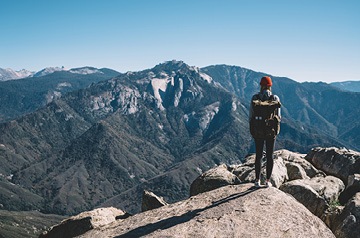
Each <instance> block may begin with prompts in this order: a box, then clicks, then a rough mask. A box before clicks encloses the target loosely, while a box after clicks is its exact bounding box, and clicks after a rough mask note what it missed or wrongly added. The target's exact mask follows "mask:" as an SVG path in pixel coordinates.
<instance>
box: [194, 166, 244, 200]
mask: <svg viewBox="0 0 360 238" xmlns="http://www.w3.org/2000/svg"><path fill="white" fill-rule="evenodd" d="M239 183H240V180H239V179H238V177H236V175H234V174H233V173H231V172H229V170H228V168H227V166H226V165H225V164H222V165H220V166H217V167H215V168H212V169H210V170H209V171H207V172H205V173H203V174H202V175H200V176H199V177H198V178H196V179H195V181H194V182H193V183H192V184H191V186H190V196H194V195H197V194H199V193H203V192H207V191H210V190H213V189H216V188H219V187H222V186H226V185H232V184H239Z"/></svg>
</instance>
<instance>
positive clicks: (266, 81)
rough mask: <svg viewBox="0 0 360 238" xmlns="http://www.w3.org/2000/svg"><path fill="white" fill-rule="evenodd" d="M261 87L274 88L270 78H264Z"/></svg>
mask: <svg viewBox="0 0 360 238" xmlns="http://www.w3.org/2000/svg"><path fill="white" fill-rule="evenodd" d="M260 85H261V86H267V87H271V86H272V81H271V78H270V77H269V76H264V77H262V78H261V81H260Z"/></svg>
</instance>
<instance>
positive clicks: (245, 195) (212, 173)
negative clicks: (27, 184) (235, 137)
mask: <svg viewBox="0 0 360 238" xmlns="http://www.w3.org/2000/svg"><path fill="white" fill-rule="evenodd" d="M334 159H335V160H336V161H339V162H338V163H332V161H333V160H334ZM244 161H245V162H244V163H243V164H240V165H231V166H226V165H224V164H223V165H220V166H217V167H214V168H212V169H211V170H209V171H206V172H205V173H203V174H202V175H201V176H199V177H198V178H197V179H196V180H195V181H194V182H193V183H192V185H191V187H192V189H191V191H190V198H188V199H186V200H184V201H180V202H177V203H175V204H170V205H168V204H166V203H164V202H161V199H160V198H158V199H160V200H159V203H156V204H162V207H160V208H157V207H158V205H156V206H154V207H153V210H150V211H145V212H142V213H139V214H136V215H134V216H130V217H129V216H124V214H125V213H124V212H123V211H118V213H119V214H121V216H117V217H115V215H111V214H109V212H110V211H113V208H101V209H103V211H104V212H103V213H104V214H105V213H107V215H104V216H98V215H96V214H98V212H97V211H98V209H97V210H95V211H94V213H95V215H91V214H89V213H82V214H81V215H78V216H76V217H72V218H69V219H67V220H65V221H63V222H62V223H61V224H59V225H57V226H55V227H54V228H52V229H51V230H49V231H47V232H45V233H44V234H43V236H41V237H61V236H62V235H63V234H64V233H63V232H67V234H68V236H69V235H70V236H71V234H75V233H76V236H78V237H159V236H170V237H184V236H189V237H193V236H201V237H244V236H246V237H282V236H289V237H337V238H350V237H358V236H359V235H360V233H359V229H357V227H358V226H359V225H360V224H359V221H360V219H359V218H360V213H359V208H360V183H359V181H360V180H359V178H360V174H357V173H359V172H360V153H359V152H356V151H351V150H346V149H341V148H314V149H312V150H311V151H310V152H309V153H308V154H307V155H305V154H299V153H294V152H290V151H287V150H280V151H276V152H275V166H274V172H273V176H272V179H271V182H272V184H273V185H274V188H256V187H254V186H253V184H252V183H249V182H250V181H252V180H253V177H254V155H252V156H249V157H247V158H245V159H244ZM329 164H331V166H330V167H329ZM264 169H265V166H263V170H264ZM329 171H331V173H330V174H332V175H330V174H328V172H329ZM263 173H264V171H263ZM333 175H334V176H333ZM234 178H236V179H235V180H234ZM339 178H341V179H344V178H347V179H346V181H345V182H343V181H342V180H341V179H339ZM344 184H345V185H346V188H345V185H344ZM277 188H279V189H277ZM349 191H351V192H350V193H351V194H350V193H349ZM144 194H146V193H144ZM343 194H347V198H346V199H344V200H343V202H342V203H340V202H339V198H340V197H341V196H342V195H343ZM152 196H153V198H154V199H155V198H156V197H154V196H155V195H152ZM144 199H145V198H144ZM154 204H155V203H154ZM160 206H161V205H160ZM99 209H100V208H99ZM107 209H109V212H105V211H106V210H107ZM79 216H80V217H81V219H85V218H86V219H87V220H86V221H85V220H84V221H80V220H79V219H78V217H79ZM93 219H94V221H93ZM99 220H100V221H102V225H100V226H99V225H90V226H87V228H86V229H85V230H83V231H82V232H80V231H79V229H78V228H79V227H86V224H89V221H90V222H91V221H93V222H96V221H99ZM72 223H73V224H75V223H77V224H78V226H77V227H78V228H77V229H74V228H72V229H65V227H70V226H69V225H70V224H72ZM98 223H99V222H98ZM269 227H271V229H269ZM72 232H75V233H72ZM195 234H196V235H195Z"/></svg>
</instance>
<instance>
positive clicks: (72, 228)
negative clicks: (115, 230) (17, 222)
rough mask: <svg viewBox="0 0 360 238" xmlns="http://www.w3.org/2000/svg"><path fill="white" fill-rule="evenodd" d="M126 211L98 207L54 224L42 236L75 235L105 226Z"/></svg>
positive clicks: (50, 237) (51, 237)
mask: <svg viewBox="0 0 360 238" xmlns="http://www.w3.org/2000/svg"><path fill="white" fill-rule="evenodd" d="M125 214H126V213H125V212H123V211H122V210H120V209H117V208H114V207H107V208H98V209H95V210H92V211H88V212H83V213H80V214H78V215H76V216H72V217H70V218H68V219H66V220H64V221H62V222H61V223H60V224H59V225H56V226H53V227H52V228H50V230H49V231H46V232H44V233H42V234H41V235H40V236H39V237H40V238H45V237H46V238H63V237H75V236H79V235H81V234H84V233H85V232H87V231H89V230H91V229H96V228H100V227H103V226H105V225H108V224H110V223H112V222H114V221H115V220H117V219H116V217H118V216H123V215H125Z"/></svg>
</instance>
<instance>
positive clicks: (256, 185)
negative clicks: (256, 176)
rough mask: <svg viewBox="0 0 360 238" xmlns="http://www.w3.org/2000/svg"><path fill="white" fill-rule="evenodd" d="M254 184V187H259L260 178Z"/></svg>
mask: <svg viewBox="0 0 360 238" xmlns="http://www.w3.org/2000/svg"><path fill="white" fill-rule="evenodd" d="M254 186H255V188H260V187H261V184H260V180H258V181H256V182H255V184H254Z"/></svg>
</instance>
